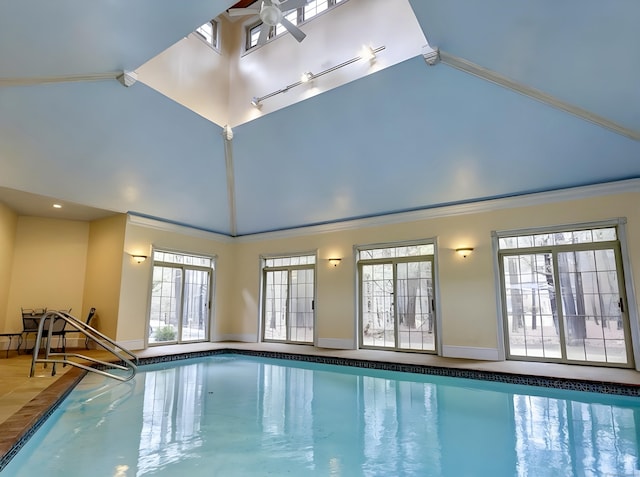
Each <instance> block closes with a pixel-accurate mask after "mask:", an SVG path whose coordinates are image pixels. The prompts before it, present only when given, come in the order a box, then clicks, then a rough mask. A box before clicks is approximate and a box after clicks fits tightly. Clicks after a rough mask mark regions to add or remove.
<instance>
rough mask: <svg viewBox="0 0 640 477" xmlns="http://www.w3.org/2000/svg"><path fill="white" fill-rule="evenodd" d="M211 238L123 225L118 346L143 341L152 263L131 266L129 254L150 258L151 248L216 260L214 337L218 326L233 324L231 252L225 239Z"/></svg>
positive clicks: (181, 229)
mask: <svg viewBox="0 0 640 477" xmlns="http://www.w3.org/2000/svg"><path fill="white" fill-rule="evenodd" d="M215 237H216V235H215V234H209V233H206V232H200V231H197V230H193V229H188V228H185V227H180V226H175V227H172V228H171V230H167V229H159V228H156V227H154V226H153V225H152V226H141V225H136V224H133V223H128V224H127V229H126V235H125V244H124V253H123V254H122V283H121V286H120V303H119V313H118V331H117V336H116V338H117V340H118V342H128V343H133V342H141V341H143V340H144V338H145V328H146V323H147V320H148V316H147V310H148V306H149V291H150V284H151V274H152V260H150V259H148V260H146V261H145V262H143V263H140V264H138V263H135V262H134V261H133V260H132V259H131V256H130V255H131V254H137V253H140V254H143V255H147V256H150V255H151V251H152V248H153V247H155V248H159V249H165V250H175V251H181V252H191V253H194V254H202V255H208V256H216V272H215V276H216V283H215V284H214V287H215V289H214V291H215V306H216V308H215V310H214V318H215V320H214V323H213V328H212V331H213V333H214V334H215V333H217V328H218V327H219V326H223V325H221V324H220V323H226V322H233V317H232V316H231V315H230V311H229V305H228V303H229V296H230V295H231V294H232V288H231V287H232V286H233V282H234V278H233V274H234V273H235V267H234V263H233V250H232V246H231V244H230V243H229V241H228V239H225V238H224V237H220V238H219V239H215Z"/></svg>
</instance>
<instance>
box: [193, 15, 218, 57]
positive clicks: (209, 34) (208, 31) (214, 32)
mask: <svg viewBox="0 0 640 477" xmlns="http://www.w3.org/2000/svg"><path fill="white" fill-rule="evenodd" d="M196 35H198V37H200V38H201V39H202V40H204V41H205V43H207V45H209V46H211V47H212V48H215V49H216V50H217V49H218V22H217V21H215V20H211V21H209V22H207V23H205V24H204V25H202V26H200V27H198V28H197V29H196Z"/></svg>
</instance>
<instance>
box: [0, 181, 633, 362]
mask: <svg viewBox="0 0 640 477" xmlns="http://www.w3.org/2000/svg"><path fill="white" fill-rule="evenodd" d="M526 200H528V199H526V198H525V199H505V200H499V201H494V202H492V203H490V204H491V205H492V206H493V205H495V207H494V208H493V209H488V208H487V206H486V204H479V206H480V207H483V211H479V212H475V213H461V211H462V210H463V209H461V208H455V207H454V208H452V209H451V210H444V209H441V210H436V211H432V212H429V211H426V212H424V213H418V214H417V215H416V214H408V215H405V216H396V217H391V218H390V217H385V218H381V219H379V220H385V221H389V220H395V221H396V222H397V223H387V224H386V225H374V224H375V223H376V220H377V219H372V220H364V221H359V222H355V223H354V224H357V225H359V227H358V228H350V226H351V225H353V224H340V225H338V226H336V227H333V228H331V226H329V227H318V228H312V229H307V230H301V231H299V232H296V234H297V235H296V236H288V235H292V234H293V232H291V233H288V232H287V233H282V234H264V235H260V236H253V237H245V238H241V239H237V240H235V241H232V239H230V238H226V237H222V236H217V235H215V234H210V233H206V232H201V231H197V230H193V229H188V228H185V227H180V226H172V225H167V224H161V223H158V222H154V221H145V219H133V222H132V221H131V220H130V221H129V222H126V221H125V216H116V217H112V218H109V219H104V220H100V221H95V222H92V223H91V224H89V223H84V222H74V221H63V220H52V219H36V218H32V217H17V218H16V217H15V215H14V214H13V215H12V213H11V211H7V210H3V209H2V208H0V223H1V224H2V225H3V231H5V232H6V231H7V230H8V231H9V232H8V233H5V235H3V236H2V237H0V240H2V242H0V259H1V260H4V261H5V262H10V261H11V260H12V261H13V266H12V271H11V273H9V274H7V272H4V274H5V275H10V279H9V282H10V283H9V286H8V291H6V292H5V294H6V295H7V298H6V301H7V307H6V309H7V310H8V319H7V320H6V323H5V325H4V328H5V329H7V330H9V329H11V330H12V329H20V328H21V325H20V319H19V312H20V306H25V307H35V306H38V307H39V306H48V307H50V308H66V307H70V306H72V307H73V308H74V310H82V313H83V315H84V314H85V313H86V311H87V310H88V308H89V307H90V306H96V308H98V313H99V314H100V321H99V328H100V329H101V330H102V331H104V332H105V333H106V334H107V335H109V336H112V337H113V338H115V339H117V340H118V341H119V342H121V343H123V344H131V343H134V344H135V345H136V346H137V347H141V346H142V345H143V344H144V339H145V329H146V323H147V319H148V317H147V309H148V303H149V290H150V282H151V272H152V260H147V261H146V262H144V263H142V264H136V263H134V262H133V260H132V259H131V257H130V255H131V254H144V255H151V251H152V248H153V247H156V248H162V249H168V250H176V251H184V252H192V253H196V254H204V255H210V256H216V257H217V259H216V273H215V275H216V282H215V284H214V286H215V297H214V298H215V305H216V308H215V320H214V323H213V328H212V329H213V337H214V339H216V338H218V339H245V340H255V339H257V336H258V329H259V327H258V324H259V319H260V318H259V297H260V289H259V286H260V256H261V255H265V254H283V253H298V252H316V251H317V253H318V257H319V262H318V266H317V307H316V310H317V324H316V331H317V337H318V338H319V339H320V340H340V341H342V342H351V343H353V342H355V339H356V336H357V331H356V321H357V315H356V311H355V302H356V286H355V281H354V276H355V261H354V252H353V250H354V245H366V244H383V243H390V242H397V241H406V240H417V239H421V238H434V239H436V240H437V244H438V247H437V251H436V258H437V265H438V266H437V270H436V273H437V275H436V277H437V280H438V285H439V296H438V297H437V298H438V304H439V319H440V322H441V337H442V342H443V346H445V347H460V348H475V349H496V348H497V347H498V340H499V339H501V337H499V336H498V318H497V316H498V313H497V304H496V290H495V277H494V271H493V270H494V268H493V267H494V263H493V256H492V254H493V252H492V243H491V232H492V231H494V230H510V229H520V228H529V227H545V226H552V225H558V224H575V223H582V222H591V221H600V220H609V219H613V218H618V217H626V218H627V226H626V230H627V243H628V246H629V259H630V263H631V272H632V274H631V275H632V276H631V277H627V281H630V280H633V278H634V277H635V278H636V280H635V288H634V293H635V295H636V297H637V296H640V289H638V285H637V284H638V281H637V277H638V276H640V208H639V206H638V204H640V192H627V193H619V194H612V195H602V196H598V197H592V198H586V199H580V200H566V201H558V202H554V203H544V204H540V205H531V206H518V207H513V206H512V205H513V203H525V201H526ZM470 209H471V210H475V209H474V206H472V207H470ZM466 210H469V209H466ZM443 212H445V213H443ZM448 212H453V213H454V215H450V214H448ZM427 214H430V215H427ZM408 217H412V218H413V220H412V221H411V222H402V220H406V219H407V218H408ZM415 217H421V218H420V219H419V220H416V219H415ZM378 223H379V222H378ZM12 224H15V227H14V226H13V225H12ZM5 225H6V227H5ZM11 227H14V230H15V240H14V242H13V245H14V247H13V252H12V253H9V252H8V251H7V249H9V248H10V247H11V244H12V242H11V232H10V229H11ZM330 229H331V230H333V231H328V230H330ZM463 246H469V247H473V248H474V249H475V250H474V252H473V253H472V254H471V255H470V256H469V257H467V258H466V259H463V258H461V257H459V256H457V255H456V254H455V253H454V250H455V248H458V247H463ZM10 255H12V256H13V258H10ZM331 257H342V263H341V264H340V265H339V266H338V267H335V268H334V267H332V266H330V265H329V263H328V259H329V258H331ZM5 288H6V287H5ZM0 296H1V295H0ZM630 304H631V305H633V303H630ZM635 306H636V312H637V314H640V310H639V309H638V305H637V303H636V305H635ZM636 316H637V315H636Z"/></svg>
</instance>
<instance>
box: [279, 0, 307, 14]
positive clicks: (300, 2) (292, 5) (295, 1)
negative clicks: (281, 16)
mask: <svg viewBox="0 0 640 477" xmlns="http://www.w3.org/2000/svg"><path fill="white" fill-rule="evenodd" d="M307 3H309V0H285V1H284V2H282V3H281V4H280V10H282V11H283V12H288V11H289V10H295V9H296V8H300V7H304V6H305V5H306V4H307Z"/></svg>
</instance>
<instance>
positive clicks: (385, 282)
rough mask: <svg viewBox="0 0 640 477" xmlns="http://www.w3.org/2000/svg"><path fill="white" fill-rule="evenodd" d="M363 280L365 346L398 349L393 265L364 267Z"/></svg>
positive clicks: (363, 341) (363, 337)
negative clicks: (396, 347) (396, 346)
mask: <svg viewBox="0 0 640 477" xmlns="http://www.w3.org/2000/svg"><path fill="white" fill-rule="evenodd" d="M361 276H362V282H361V283H362V291H361V294H362V297H361V300H362V301H361V303H360V309H361V310H362V328H361V329H362V344H363V345H364V346H383V347H395V345H396V338H395V333H396V329H395V316H394V315H395V314H394V307H395V305H394V302H393V293H394V291H393V265H392V264H391V263H381V264H371V265H368V264H363V265H362V268H361Z"/></svg>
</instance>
